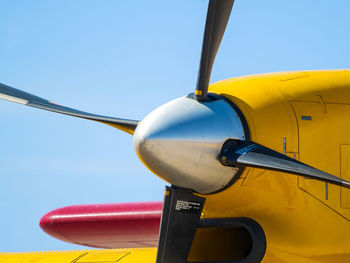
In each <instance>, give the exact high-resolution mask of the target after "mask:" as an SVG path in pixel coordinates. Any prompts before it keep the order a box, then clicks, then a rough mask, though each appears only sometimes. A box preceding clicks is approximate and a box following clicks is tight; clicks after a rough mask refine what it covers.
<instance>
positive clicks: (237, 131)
mask: <svg viewBox="0 0 350 263" xmlns="http://www.w3.org/2000/svg"><path fill="white" fill-rule="evenodd" d="M227 139H237V140H245V134H244V129H243V125H242V121H241V119H240V117H239V115H238V114H237V112H236V111H235V110H234V109H233V108H232V107H231V105H229V103H228V102H226V101H225V100H224V99H216V100H213V101H209V102H201V101H197V100H194V99H191V98H188V97H181V98H178V99H175V100H173V101H170V102H168V103H166V104H164V105H162V106H160V107H159V108H157V109H155V110H154V111H152V112H151V113H150V114H148V115H147V116H146V117H145V118H144V119H143V120H142V121H141V122H140V123H139V124H138V126H137V128H136V130H135V134H134V148H135V150H136V153H137V155H138V156H139V158H140V159H141V161H142V162H143V163H144V164H145V165H146V166H147V167H148V168H149V169H150V170H151V171H152V172H153V173H155V174H156V175H158V176H159V177H161V178H162V179H164V180H165V181H167V182H169V183H170V184H172V185H176V186H181V187H184V188H189V189H192V190H194V191H196V192H198V193H202V194H208V193H213V192H216V191H218V190H220V189H222V188H224V187H225V186H227V185H228V184H229V183H230V181H231V180H232V179H233V177H234V175H235V174H236V172H237V170H238V169H235V168H233V167H227V166H223V165H222V164H221V163H220V161H219V160H218V155H219V154H220V150H221V148H222V145H223V144H224V142H225V141H226V140H227Z"/></svg>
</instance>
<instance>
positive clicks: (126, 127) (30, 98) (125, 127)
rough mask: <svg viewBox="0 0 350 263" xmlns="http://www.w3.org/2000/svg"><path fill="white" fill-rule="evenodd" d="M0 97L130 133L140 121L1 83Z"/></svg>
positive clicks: (132, 132)
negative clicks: (74, 106)
mask: <svg viewBox="0 0 350 263" xmlns="http://www.w3.org/2000/svg"><path fill="white" fill-rule="evenodd" d="M0 98H1V99H5V100H9V101H13V102H17V103H21V104H24V105H27V106H31V107H35V108H39V109H42V110H47V111H53V112H57V113H62V114H66V115H70V116H74V117H78V118H83V119H88V120H93V121H99V122H103V123H105V124H108V125H111V126H113V127H115V128H118V129H120V130H122V131H125V132H127V133H130V134H134V130H135V129H136V126H137V123H138V121H135V120H125V119H118V118H113V117H107V116H101V115H96V114H92V113H87V112H84V111H79V110H75V109H72V108H68V107H65V106H61V105H58V104H55V103H52V102H50V101H48V100H45V99H43V98H40V97H37V96H34V95H32V94H29V93H27V92H24V91H21V90H18V89H15V88H12V87H9V86H6V85H4V84H1V83H0Z"/></svg>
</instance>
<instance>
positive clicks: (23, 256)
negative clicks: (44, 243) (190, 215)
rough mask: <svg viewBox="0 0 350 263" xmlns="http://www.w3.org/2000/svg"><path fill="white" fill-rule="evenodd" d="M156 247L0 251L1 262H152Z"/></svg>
mask: <svg viewBox="0 0 350 263" xmlns="http://www.w3.org/2000/svg"><path fill="white" fill-rule="evenodd" d="M156 255H157V249H156V248H130V249H101V250H100V249H95V250H75V251H54V252H27V253H0V262H1V263H17V262H21V263H26V262H27V263H29V262H30V263H34V262H35V263H37V262H40V263H42V262H45V263H46V262H50V263H55V262H59V263H99V262H103V263H112V262H120V263H148V262H149V263H154V262H155V260H156Z"/></svg>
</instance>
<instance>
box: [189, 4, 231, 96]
mask: <svg viewBox="0 0 350 263" xmlns="http://www.w3.org/2000/svg"><path fill="white" fill-rule="evenodd" d="M233 2H234V0H210V1H209V6H208V12H207V20H206V24H205V31H204V37H203V45H202V54H201V60H200V64H199V71H198V79H197V87H196V91H195V97H196V98H197V99H199V100H201V99H205V98H206V96H207V93H208V86H209V80H210V74H211V70H212V67H213V64H214V59H215V56H216V53H217V52H218V49H219V46H220V43H221V39H222V37H223V35H224V33H225V29H226V25H227V22H228V19H229V18H230V14H231V9H232V6H233Z"/></svg>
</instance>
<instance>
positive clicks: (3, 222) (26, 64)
mask: <svg viewBox="0 0 350 263" xmlns="http://www.w3.org/2000/svg"><path fill="white" fill-rule="evenodd" d="M206 8H207V1H204V0H173V1H164V0H148V1H144V0H136V1H112V0H108V1H107V0H104V1H97V0H94V1H92V0H80V1H78V0H75V1H69V0H60V1H44V0H42V1H40V0H37V1H24V0H22V1H19V0H4V1H1V3H0V82H1V83H4V84H7V85H10V86H13V87H16V88H18V89H22V90H25V91H28V92H30V93H33V94H36V95H38V96H41V97H44V98H46V99H49V100H53V101H55V102H57V103H60V104H62V105H66V106H71V107H74V108H77V109H81V110H85V111H89V112H93V113H98V114H105V115H109V116H116V117H124V118H131V119H142V118H143V117H144V116H145V115H146V114H147V113H148V112H150V111H151V110H152V109H154V108H155V107H157V106H159V105H161V104H163V103H165V102H167V101H169V100H171V99H174V98H176V97H179V96H183V95H186V94H188V93H190V92H193V90H194V87H195V83H196V75H197V70H198V63H199V55H200V47H201V42H202V34H203V28H204V22H205V16H206ZM349 10H350V1H347V0H338V1H329V0H294V1H281V0H265V1H261V0H236V4H235V6H234V10H233V12H232V15H231V19H230V22H229V24H228V28H227V30H226V34H225V37H224V39H223V42H222V46H221V48H220V50H219V53H218V55H217V59H216V62H215V65H214V69H213V74H212V79H211V81H212V82H214V81H217V80H221V79H225V78H231V77H234V76H240V75H248V74H254V73H263V72H275V71H288V70H311V69H336V68H349V65H350V51H349V50H350V49H349V47H350V38H349V28H350V18H349ZM164 184H165V183H164V182H163V181H161V180H160V179H158V178H157V177H156V176H155V175H153V174H151V173H150V172H149V171H148V170H147V169H146V168H145V167H144V166H143V165H142V163H141V162H140V161H139V160H138V159H137V156H136V154H135V153H134V150H133V146H132V137H131V136H130V135H128V134H125V133H122V132H120V131H118V130H116V129H114V128H111V127H109V126H106V125H102V124H98V123H94V122H91V121H86V120H81V119H76V118H72V117H68V116H62V115H58V114H54V113H50V112H44V111H41V110H38V109H33V108H30V107H26V106H22V105H19V104H14V103H10V102H7V101H0V251H31V250H61V249H77V248H80V247H79V246H75V245H70V244H66V243H63V242H61V241H57V240H55V239H53V238H51V237H49V236H47V235H46V234H45V233H44V232H42V231H41V230H40V228H39V226H38V222H39V220H40V217H41V216H42V215H44V214H45V213H46V212H49V211H51V210H53V209H55V208H58V207H62V206H67V205H73V204H88V203H114V202H127V201H150V200H162V197H163V186H164Z"/></svg>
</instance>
